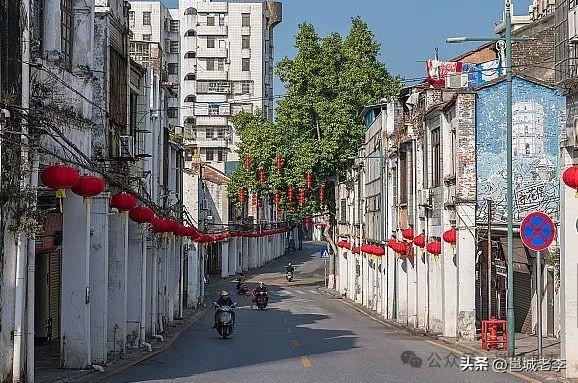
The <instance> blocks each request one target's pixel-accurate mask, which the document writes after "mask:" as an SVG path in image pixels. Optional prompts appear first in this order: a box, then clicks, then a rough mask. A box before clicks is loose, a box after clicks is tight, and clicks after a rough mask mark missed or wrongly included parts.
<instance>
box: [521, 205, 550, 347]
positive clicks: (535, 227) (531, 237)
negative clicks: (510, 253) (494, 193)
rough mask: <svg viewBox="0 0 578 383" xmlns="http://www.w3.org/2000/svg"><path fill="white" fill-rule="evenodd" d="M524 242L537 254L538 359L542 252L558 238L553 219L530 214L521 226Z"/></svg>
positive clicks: (540, 322) (535, 213)
mask: <svg viewBox="0 0 578 383" xmlns="http://www.w3.org/2000/svg"><path fill="white" fill-rule="evenodd" d="M520 237H521V238H522V242H523V243H524V245H526V247H527V248H528V249H530V250H534V251H535V252H536V298H537V299H536V301H537V304H536V306H537V307H536V333H537V334H536V335H537V336H538V358H542V259H541V258H542V251H543V250H546V249H547V248H548V246H550V244H552V241H554V238H555V237H556V226H555V225H554V222H553V221H552V219H551V218H550V217H549V216H548V215H546V214H544V213H541V212H534V213H530V214H528V215H527V216H526V218H524V220H523V221H522V224H521V225H520Z"/></svg>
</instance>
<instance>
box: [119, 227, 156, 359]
mask: <svg viewBox="0 0 578 383" xmlns="http://www.w3.org/2000/svg"><path fill="white" fill-rule="evenodd" d="M147 263H148V262H147ZM127 265H128V267H127V279H126V284H127V301H126V317H127V318H126V321H127V324H126V343H127V347H130V348H136V347H138V340H139V332H140V329H139V324H140V320H141V299H142V297H141V276H142V231H141V229H140V227H139V225H138V224H137V223H135V222H132V221H130V220H129V221H128V263H127ZM147 279H148V278H147ZM111 311H113V310H112V307H111Z"/></svg>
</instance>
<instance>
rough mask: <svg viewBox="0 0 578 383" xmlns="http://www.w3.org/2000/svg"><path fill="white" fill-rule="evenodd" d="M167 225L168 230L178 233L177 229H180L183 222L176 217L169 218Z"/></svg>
mask: <svg viewBox="0 0 578 383" xmlns="http://www.w3.org/2000/svg"><path fill="white" fill-rule="evenodd" d="M167 225H168V228H169V230H168V232H169V233H172V234H177V231H178V230H179V227H180V226H181V224H180V223H179V222H178V221H176V220H174V219H167Z"/></svg>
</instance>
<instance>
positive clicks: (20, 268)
mask: <svg viewBox="0 0 578 383" xmlns="http://www.w3.org/2000/svg"><path fill="white" fill-rule="evenodd" d="M29 10H30V0H22V8H21V15H22V19H23V20H21V21H24V25H23V28H22V110H23V111H27V110H29V106H30V66H29V65H28V63H29V62H30V18H29V17H28V15H29V13H30V12H29ZM25 115H26V112H24V117H23V118H22V125H21V129H22V135H21V136H20V140H21V143H22V146H21V151H20V158H21V163H22V164H23V165H24V164H28V155H29V151H28V145H29V144H28V123H27V119H26V116H25ZM20 186H21V188H22V189H23V190H24V189H26V188H27V187H28V186H29V180H28V179H27V177H22V175H21V176H20ZM27 244H28V243H27V236H26V234H23V233H20V234H18V246H17V248H16V289H15V292H14V298H15V302H14V305H15V311H14V353H13V363H12V381H13V382H20V381H21V373H22V346H23V345H22V327H23V326H22V325H23V319H24V318H23V317H24V299H25V298H24V284H25V269H26V256H25V254H26V248H27Z"/></svg>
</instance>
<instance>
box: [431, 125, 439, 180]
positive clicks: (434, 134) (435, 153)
mask: <svg viewBox="0 0 578 383" xmlns="http://www.w3.org/2000/svg"><path fill="white" fill-rule="evenodd" d="M431 148H432V186H433V187H437V186H441V184H442V157H441V130H440V128H436V129H433V130H432V131H431Z"/></svg>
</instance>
